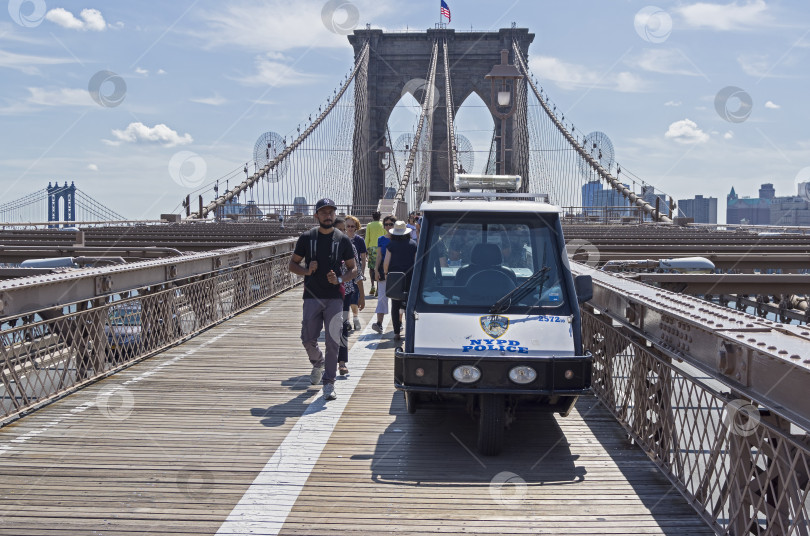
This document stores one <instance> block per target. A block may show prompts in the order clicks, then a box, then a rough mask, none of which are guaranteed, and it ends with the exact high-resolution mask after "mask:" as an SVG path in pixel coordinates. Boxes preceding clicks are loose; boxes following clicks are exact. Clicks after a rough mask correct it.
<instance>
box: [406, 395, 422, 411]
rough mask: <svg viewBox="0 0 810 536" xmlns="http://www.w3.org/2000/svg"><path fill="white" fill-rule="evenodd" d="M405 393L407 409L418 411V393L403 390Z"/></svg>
mask: <svg viewBox="0 0 810 536" xmlns="http://www.w3.org/2000/svg"><path fill="white" fill-rule="evenodd" d="M403 394H404V395H405V409H407V410H408V413H411V414H413V413H416V408H417V406H418V405H419V404H418V403H417V399H416V393H414V392H413V391H403Z"/></svg>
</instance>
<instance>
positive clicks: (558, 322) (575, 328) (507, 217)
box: [386, 176, 593, 455]
mask: <svg viewBox="0 0 810 536" xmlns="http://www.w3.org/2000/svg"><path fill="white" fill-rule="evenodd" d="M500 177H506V176H500ZM513 179H514V182H513V183H514V184H516V185H519V184H520V178H519V177H515V176H513ZM480 180H481V179H480V178H479V179H478V181H477V182H476V183H475V184H476V186H478V187H479V188H482V187H483V186H482V185H481V184H479V182H480ZM467 184H469V182H468V183H467ZM464 185H465V182H464V176H459V177H457V179H456V189H457V190H463V188H460V186H464ZM503 189H504V188H503V185H500V186H499V187H498V190H501V191H502V190H503ZM538 198H541V199H542V200H538ZM544 201H545V196H544V195H543V196H540V195H536V194H522V193H502V192H500V193H496V192H481V193H478V192H467V193H459V192H452V193H449V192H448V193H440V194H436V193H431V194H430V196H429V199H428V200H427V201H425V202H424V203H423V204H422V205H421V207H420V211H421V212H422V214H423V220H422V228H421V233H420V236H419V243H418V250H417V255H416V265H415V267H414V270H413V274H412V276H410V277H408V276H407V274H401V273H389V274H388V279H387V288H386V295H387V296H388V297H389V298H394V299H402V300H405V301H406V303H407V306H406V314H405V321H404V326H405V336H404V345H403V347H401V348H399V349H398V350H397V351H396V356H395V374H394V376H395V380H394V381H395V387H396V388H397V389H398V390H401V391H403V392H404V395H405V402H406V406H407V409H408V412H409V413H415V412H416V410H417V407H418V406H419V404H420V403H424V402H427V401H431V402H434V403H435V402H437V401H438V402H446V401H451V400H453V399H456V400H458V399H461V400H462V401H466V402H467V407H468V408H470V409H471V410H472V411H473V414H474V415H476V416H477V417H478V419H479V432H478V449H479V451H480V452H481V453H482V454H484V455H495V454H498V453H499V452H500V450H501V448H502V445H503V440H504V427H505V425H506V424H507V423H508V422H510V421H511V420H512V419H513V417H514V415H515V408H516V407H517V405H518V404H519V403H520V404H534V405H537V406H539V407H542V408H545V409H551V410H552V411H557V412H559V413H560V414H561V415H563V416H566V415H568V413H569V412H570V410H571V408H572V407H573V405H574V403H575V402H576V399H577V397H578V395H580V394H583V393H588V392H589V391H590V386H591V356H590V355H589V354H586V353H585V352H583V348H582V335H581V325H580V309H579V302H583V301H587V300H589V299H590V298H591V296H592V292H593V291H592V282H591V278H590V276H578V277H577V278H576V279H575V278H573V277H572V274H571V271H570V268H569V264H568V258H567V256H566V253H565V243H564V241H563V234H562V227H561V225H560V209H559V208H558V207H555V206H552V205H550V204H548V203H546V202H544Z"/></svg>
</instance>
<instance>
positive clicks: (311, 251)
mask: <svg viewBox="0 0 810 536" xmlns="http://www.w3.org/2000/svg"><path fill="white" fill-rule="evenodd" d="M318 234H319V231H318V227H313V228H312V229H310V230H309V231H307V235H308V236H309V248H307V254H306V255H305V256H304V258H305V259H306V262H307V266H309V262H310V261H311V260H313V259H315V260H317V259H318V256H317V253H318ZM344 236H346V235H345V234H344V233H342V232H341V231H339V230H337V229H334V230H333V231H332V252H331V253H330V254H329V267H330V268H331V269H332V270H334V271H335V272H337V270H336V269H335V259H337V256H338V250H339V249H340V241H341V240H342V239H343V237H344ZM338 260H339V261H342V259H338ZM338 268H340V266H339V265H338Z"/></svg>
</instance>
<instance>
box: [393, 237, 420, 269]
mask: <svg viewBox="0 0 810 536" xmlns="http://www.w3.org/2000/svg"><path fill="white" fill-rule="evenodd" d="M388 251H390V252H391V261H390V262H389V263H388V271H389V272H405V273H408V272H410V271H412V270H413V265H414V263H415V262H416V242H414V241H413V240H391V243H390V244H388Z"/></svg>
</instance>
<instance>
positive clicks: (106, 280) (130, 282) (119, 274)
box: [0, 238, 295, 319]
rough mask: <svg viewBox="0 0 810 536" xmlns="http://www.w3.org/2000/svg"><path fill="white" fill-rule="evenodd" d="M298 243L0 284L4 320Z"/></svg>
mask: <svg viewBox="0 0 810 536" xmlns="http://www.w3.org/2000/svg"><path fill="white" fill-rule="evenodd" d="M294 247H295V239H293V238H290V239H286V240H278V241H274V242H264V243H261V244H255V245H250V246H240V247H236V248H231V249H227V250H221V251H211V252H205V253H197V254H194V255H184V256H182V257H171V258H166V259H159V260H147V261H141V262H134V263H129V264H119V265H116V266H105V267H102V268H84V269H79V270H73V271H70V272H63V273H59V274H50V275H40V276H32V277H25V278H20V279H9V280H6V281H0V319H2V318H3V317H7V316H13V315H19V314H23V313H27V312H30V311H36V310H41V309H47V308H49V307H61V306H63V305H65V304H68V303H74V302H79V301H82V300H92V299H94V298H98V297H100V296H106V295H110V294H116V293H120V292H126V291H129V290H133V289H137V288H142V287H148V286H153V285H162V284H165V283H169V282H171V281H174V280H178V279H186V278H190V277H196V276H200V275H204V274H209V273H212V272H218V271H224V270H227V269H229V268H232V267H235V266H240V265H242V264H246V263H251V262H258V261H261V260H265V259H270V258H273V257H276V256H279V255H283V254H287V253H289V252H290V251H292V249H293V248H294Z"/></svg>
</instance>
